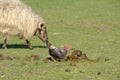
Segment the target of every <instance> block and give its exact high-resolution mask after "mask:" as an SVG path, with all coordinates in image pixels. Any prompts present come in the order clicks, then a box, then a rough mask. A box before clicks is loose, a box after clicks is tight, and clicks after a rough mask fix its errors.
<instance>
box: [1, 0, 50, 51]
mask: <svg viewBox="0 0 120 80" xmlns="http://www.w3.org/2000/svg"><path fill="white" fill-rule="evenodd" d="M12 36H19V37H20V38H21V39H24V40H25V41H26V43H27V46H28V47H29V48H30V49H32V48H33V47H32V45H31V43H30V41H29V40H28V39H29V38H30V37H32V36H38V37H39V39H41V40H42V41H43V42H45V41H46V40H48V35H47V29H46V24H45V22H44V21H43V19H42V17H40V16H38V15H37V14H35V13H34V12H33V11H32V10H31V8H30V7H28V6H26V5H25V4H24V3H23V2H21V1H20V0H0V37H1V38H2V39H3V40H4V42H3V45H2V48H3V49H6V48H7V47H6V45H7V39H8V38H9V37H12Z"/></svg>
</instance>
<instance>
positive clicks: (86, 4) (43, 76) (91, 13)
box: [0, 0, 120, 80]
mask: <svg viewBox="0 0 120 80" xmlns="http://www.w3.org/2000/svg"><path fill="white" fill-rule="evenodd" d="M22 1H23V2H24V3H25V4H27V5H29V6H30V7H31V8H32V10H33V11H34V12H35V13H37V14H39V15H41V16H42V17H43V19H44V20H45V22H46V24H47V31H48V35H49V40H50V41H51V42H52V43H53V44H54V45H55V46H57V47H61V46H64V45H65V44H69V45H70V46H71V47H73V48H76V49H80V50H82V51H83V52H84V53H86V54H87V56H88V57H89V58H92V59H94V58H96V57H100V58H101V60H100V61H99V62H98V63H94V62H78V63H76V65H77V66H70V62H60V63H59V62H58V63H53V62H50V63H44V62H43V61H42V60H43V59H44V58H46V57H48V56H49V54H48V49H47V48H43V47H44V46H45V44H44V43H43V42H42V41H40V40H39V39H38V38H37V37H32V38H30V41H31V43H32V45H33V46H34V49H33V50H29V49H27V48H24V46H21V45H22V44H24V41H23V40H19V39H18V37H13V38H10V39H9V40H8V44H9V47H10V48H9V47H8V49H7V50H3V49H0V54H2V55H4V56H11V57H20V59H17V60H12V61H10V60H0V80H120V49H119V48H120V45H119V44H120V36H119V34H120V31H119V30H120V1H119V0H76V1H74V0H22ZM0 44H2V40H1V41H0ZM14 44H18V46H12V45H14ZM42 46H43V47H42ZM31 54H38V55H39V56H40V60H39V61H34V60H30V61H27V62H26V64H27V65H23V64H24V58H25V56H30V55H31ZM70 54H71V52H68V55H70ZM106 58H108V59H109V61H106V62H105V59H106ZM36 62H37V63H38V64H35V63H36ZM65 69H70V72H65ZM80 71H83V72H84V73H81V72H80ZM98 72H101V74H100V75H97V73H98Z"/></svg>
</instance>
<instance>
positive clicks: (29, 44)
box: [26, 39, 33, 49]
mask: <svg viewBox="0 0 120 80" xmlns="http://www.w3.org/2000/svg"><path fill="white" fill-rule="evenodd" d="M26 43H27V46H28V48H29V49H33V47H32V45H31V43H30V41H29V40H28V39H27V40H26Z"/></svg>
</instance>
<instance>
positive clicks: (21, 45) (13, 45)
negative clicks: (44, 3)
mask: <svg viewBox="0 0 120 80" xmlns="http://www.w3.org/2000/svg"><path fill="white" fill-rule="evenodd" d="M32 47H33V49H34V48H47V47H46V46H32ZM7 48H8V49H17V48H18V49H19V48H21V49H25V48H26V49H29V48H28V47H27V45H24V44H8V45H7ZM0 49H2V44H0Z"/></svg>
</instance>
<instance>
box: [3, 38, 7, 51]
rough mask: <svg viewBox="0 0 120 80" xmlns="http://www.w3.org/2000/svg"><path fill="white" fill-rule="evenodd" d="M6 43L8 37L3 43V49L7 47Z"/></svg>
mask: <svg viewBox="0 0 120 80" xmlns="http://www.w3.org/2000/svg"><path fill="white" fill-rule="evenodd" d="M6 45H7V39H6V38H5V39H4V42H3V45H2V48H3V49H7V47H6Z"/></svg>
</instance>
